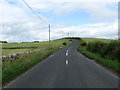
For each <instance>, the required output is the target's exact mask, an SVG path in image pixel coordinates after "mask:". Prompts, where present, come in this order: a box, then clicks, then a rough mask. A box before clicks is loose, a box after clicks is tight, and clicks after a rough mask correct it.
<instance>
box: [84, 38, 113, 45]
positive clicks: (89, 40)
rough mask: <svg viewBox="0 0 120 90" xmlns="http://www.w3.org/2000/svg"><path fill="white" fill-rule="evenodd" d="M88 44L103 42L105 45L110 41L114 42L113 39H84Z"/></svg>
mask: <svg viewBox="0 0 120 90" xmlns="http://www.w3.org/2000/svg"><path fill="white" fill-rule="evenodd" d="M82 40H84V41H85V42H86V43H87V44H88V43H90V42H95V41H101V42H105V43H109V42H110V41H113V40H111V39H101V38H82Z"/></svg>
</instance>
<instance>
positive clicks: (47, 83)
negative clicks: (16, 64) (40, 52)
mask: <svg viewBox="0 0 120 90" xmlns="http://www.w3.org/2000/svg"><path fill="white" fill-rule="evenodd" d="M78 44H79V40H73V41H72V45H71V46H69V47H66V48H64V49H62V50H60V51H58V52H56V53H55V54H53V55H51V56H49V57H48V58H46V59H45V60H43V61H41V62H40V63H39V64H37V65H36V66H34V67H33V68H31V69H30V70H28V71H27V72H25V73H24V74H22V75H21V76H19V77H18V78H17V79H15V80H13V81H12V82H11V83H9V84H8V85H6V86H5V87H4V88H118V77H117V76H116V75H115V74H113V73H112V72H110V71H109V70H107V69H106V68H104V67H102V66H100V65H99V64H97V63H95V62H93V61H92V60H90V59H88V58H87V57H85V56H84V55H82V54H81V53H79V52H78V51H77V49H76V48H77V46H78Z"/></svg>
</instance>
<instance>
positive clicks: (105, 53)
mask: <svg viewBox="0 0 120 90" xmlns="http://www.w3.org/2000/svg"><path fill="white" fill-rule="evenodd" d="M78 50H79V51H80V52H81V53H83V54H84V55H86V56H87V57H89V58H90V59H92V60H95V61H97V62H99V63H101V64H103V65H105V66H107V67H109V68H111V69H113V70H114V71H116V72H120V70H119V67H118V65H119V64H120V60H119V58H120V56H119V53H120V41H119V40H110V39H99V38H81V40H80V45H79V47H78Z"/></svg>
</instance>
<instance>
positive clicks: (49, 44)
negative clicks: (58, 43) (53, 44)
mask: <svg viewBox="0 0 120 90" xmlns="http://www.w3.org/2000/svg"><path fill="white" fill-rule="evenodd" d="M49 50H50V24H49Z"/></svg>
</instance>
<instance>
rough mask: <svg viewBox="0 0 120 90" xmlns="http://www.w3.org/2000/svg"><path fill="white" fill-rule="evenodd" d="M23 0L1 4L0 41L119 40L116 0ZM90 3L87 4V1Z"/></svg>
mask: <svg viewBox="0 0 120 90" xmlns="http://www.w3.org/2000/svg"><path fill="white" fill-rule="evenodd" d="M25 1H26V2H27V3H28V4H29V6H31V7H32V8H33V10H34V11H35V13H36V14H37V15H39V16H40V17H41V18H42V20H44V21H45V22H46V23H45V22H43V21H42V20H40V19H38V17H36V16H35V14H34V13H33V12H32V11H31V10H30V9H29V8H28V7H27V6H26V5H25V3H24V2H23V1H22V0H1V1H0V41H1V40H3V41H9V42H21V41H35V40H38V41H43V40H44V41H45V40H48V24H51V39H52V40H54V39H58V38H62V36H63V37H66V36H67V35H68V33H69V35H70V36H74V37H93V38H108V39H116V38H117V37H118V0H25ZM88 1H89V2H88Z"/></svg>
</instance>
